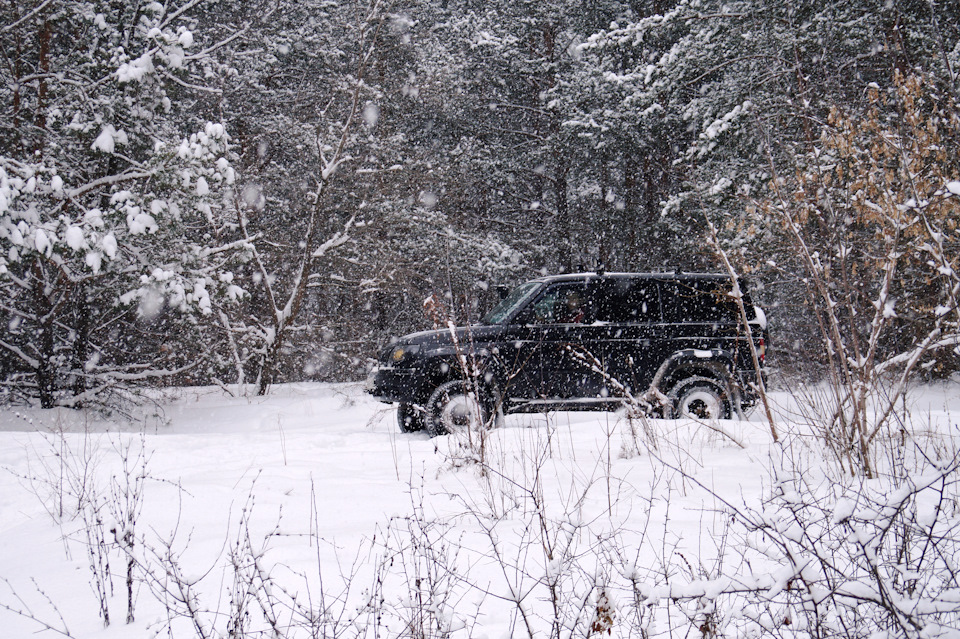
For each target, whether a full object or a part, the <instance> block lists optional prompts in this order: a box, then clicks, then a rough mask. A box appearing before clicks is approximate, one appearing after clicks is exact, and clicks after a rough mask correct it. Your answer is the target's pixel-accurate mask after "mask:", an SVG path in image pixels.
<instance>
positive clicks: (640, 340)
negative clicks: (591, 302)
mask: <svg viewBox="0 0 960 639" xmlns="http://www.w3.org/2000/svg"><path fill="white" fill-rule="evenodd" d="M603 298H604V303H603V304H601V307H600V314H599V316H598V320H599V321H600V323H602V324H604V325H605V326H606V338H605V340H604V343H603V349H602V352H603V354H604V362H605V365H606V371H607V373H608V375H609V379H608V380H607V382H608V386H609V391H608V392H609V393H610V394H611V396H623V395H624V394H625V393H630V394H632V395H637V394H639V393H641V392H643V391H644V390H646V389H647V388H648V387H649V385H650V382H651V381H652V380H653V376H654V374H655V373H656V371H657V368H658V367H659V365H660V363H661V362H662V361H663V358H664V354H663V352H662V351H663V346H662V344H661V343H660V341H659V340H658V339H657V335H658V333H657V330H658V326H659V322H660V293H659V288H658V286H657V281H656V280H654V279H651V278H626V277H621V278H612V279H611V280H610V281H609V283H608V284H607V287H606V291H605V293H604V296H603Z"/></svg>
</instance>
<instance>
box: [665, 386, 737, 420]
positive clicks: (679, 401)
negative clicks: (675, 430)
mask: <svg viewBox="0 0 960 639" xmlns="http://www.w3.org/2000/svg"><path fill="white" fill-rule="evenodd" d="M669 396H670V399H672V400H673V406H672V415H670V417H671V418H673V419H680V418H683V417H689V418H692V419H701V420H713V419H730V418H731V417H732V415H733V407H732V406H731V402H730V395H729V393H728V391H727V389H726V387H725V385H724V384H723V382H720V381H718V380H716V379H713V378H711V377H688V378H687V379H684V380H682V381H681V382H680V383H679V384H677V385H676V386H674V387H673V389H672V390H671V391H670V395H669Z"/></svg>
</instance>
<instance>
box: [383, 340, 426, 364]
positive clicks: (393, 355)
mask: <svg viewBox="0 0 960 639" xmlns="http://www.w3.org/2000/svg"><path fill="white" fill-rule="evenodd" d="M419 352H420V345H419V344H405V345H402V346H397V347H395V348H394V349H393V350H392V351H390V361H391V362H393V363H394V364H398V363H400V362H402V361H403V360H404V359H406V358H408V357H410V356H411V355H416V354H417V353H419Z"/></svg>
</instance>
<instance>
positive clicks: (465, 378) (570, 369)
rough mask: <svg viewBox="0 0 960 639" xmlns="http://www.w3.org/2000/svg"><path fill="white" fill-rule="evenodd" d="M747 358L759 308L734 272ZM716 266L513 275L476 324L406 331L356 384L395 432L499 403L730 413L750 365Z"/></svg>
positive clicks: (476, 418)
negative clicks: (393, 418) (526, 278)
mask: <svg viewBox="0 0 960 639" xmlns="http://www.w3.org/2000/svg"><path fill="white" fill-rule="evenodd" d="M740 289H741V291H742V294H743V297H742V299H743V302H744V304H743V308H744V310H745V312H746V318H747V322H748V324H749V326H750V329H751V330H750V334H751V335H752V336H753V340H754V345H755V347H756V348H755V353H756V354H757V358H758V363H759V366H761V367H762V365H763V359H764V346H765V337H766V319H765V317H764V315H763V312H762V311H761V310H760V309H759V308H756V307H755V306H753V303H752V302H751V300H750V297H749V293H748V292H747V287H746V284H745V283H744V282H741V283H740ZM731 293H732V282H731V280H730V278H729V277H727V276H725V275H704V274H680V273H647V274H635V273H610V274H601V273H579V274H571V275H557V276H552V277H543V278H540V279H536V280H532V281H530V282H526V283H524V284H521V285H520V286H518V287H517V288H515V289H514V290H513V291H512V292H511V293H510V294H509V295H507V296H506V297H505V298H504V299H503V300H502V301H501V302H500V303H499V304H498V305H497V306H496V307H495V308H494V309H493V310H492V311H490V313H488V314H487V315H486V317H484V318H483V319H482V320H481V321H480V324H478V325H474V326H468V327H459V328H457V327H453V326H451V328H449V329H444V330H434V331H426V332H422V333H414V334H412V335H407V336H405V337H401V338H400V339H398V340H397V341H396V342H395V343H394V344H393V345H392V346H391V347H390V348H389V349H387V350H386V351H385V352H384V353H383V354H382V355H381V358H380V363H379V366H378V367H377V368H375V369H374V370H373V371H372V372H371V373H370V377H369V378H368V380H367V391H368V392H369V393H371V394H372V395H373V396H374V397H376V398H377V399H379V400H380V401H383V402H396V403H397V404H398V405H399V406H398V411H397V420H398V423H399V426H400V430H402V431H404V432H411V431H417V430H421V429H426V430H427V431H428V432H429V433H430V434H431V435H441V434H444V433H447V432H451V431H452V430H454V429H456V428H458V427H463V426H465V425H469V424H470V423H488V422H489V421H490V420H494V419H496V418H497V417H498V416H501V415H502V414H503V413H505V412H533V411H544V410H597V409H601V410H602V409H611V408H617V407H619V406H622V405H624V404H625V403H627V404H630V405H632V406H637V407H641V408H643V409H645V410H646V411H647V412H648V414H651V415H655V416H662V417H668V418H669V417H674V416H677V415H692V416H696V417H700V418H708V419H726V418H730V417H731V416H732V414H733V413H734V412H740V411H741V409H742V408H749V407H751V406H753V405H754V404H755V403H756V400H757V394H756V391H755V382H756V380H757V374H758V372H759V373H760V374H761V375H762V371H758V370H757V367H755V365H754V357H753V354H752V353H751V351H750V349H749V347H748V345H747V330H746V328H745V326H744V324H743V322H742V321H741V314H740V305H739V304H737V303H736V301H735V299H734V298H733V296H732V295H731Z"/></svg>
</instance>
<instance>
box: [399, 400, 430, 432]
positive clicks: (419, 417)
mask: <svg viewBox="0 0 960 639" xmlns="http://www.w3.org/2000/svg"><path fill="white" fill-rule="evenodd" d="M423 417H424V415H423V409H422V408H417V407H416V406H414V405H413V404H407V403H401V404H400V405H399V406H397V426H399V427H400V432H401V433H416V432H418V431H421V430H423V426H424V419H423Z"/></svg>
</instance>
